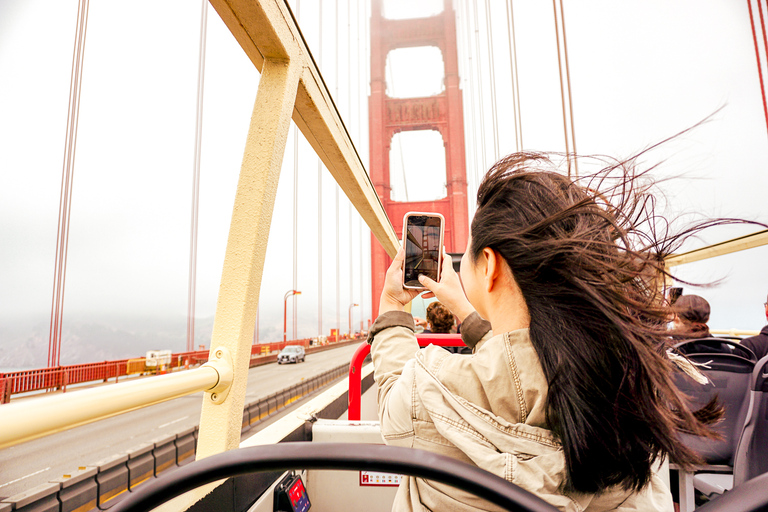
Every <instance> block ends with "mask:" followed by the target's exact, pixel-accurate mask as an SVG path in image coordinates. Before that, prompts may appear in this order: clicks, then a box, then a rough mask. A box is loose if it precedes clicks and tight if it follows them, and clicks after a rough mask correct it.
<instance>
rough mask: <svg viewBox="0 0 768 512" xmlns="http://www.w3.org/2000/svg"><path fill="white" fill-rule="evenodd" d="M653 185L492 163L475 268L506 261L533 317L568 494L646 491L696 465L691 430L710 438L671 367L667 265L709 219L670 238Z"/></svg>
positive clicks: (537, 164) (530, 161)
mask: <svg viewBox="0 0 768 512" xmlns="http://www.w3.org/2000/svg"><path fill="white" fill-rule="evenodd" d="M648 181H649V180H648V176H647V174H643V173H638V172H635V171H634V165H633V163H632V162H631V161H629V162H626V161H625V162H613V163H611V164H610V165H609V166H608V167H607V168H605V169H604V170H603V171H601V172H599V173H597V174H594V175H592V176H590V177H588V178H586V179H581V180H578V183H575V182H574V181H573V180H571V179H569V178H567V177H565V176H563V175H562V174H560V173H558V172H556V167H555V166H554V165H553V164H552V163H551V161H550V159H549V158H548V157H547V156H546V155H544V154H541V153H515V154H512V155H510V156H508V157H506V158H504V159H502V160H501V161H499V162H498V163H496V164H495V165H494V167H493V168H492V169H491V170H490V171H489V172H488V174H487V175H486V176H485V179H484V180H483V182H482V184H481V185H480V187H479V189H478V192H477V212H476V213H475V217H474V220H473V221H472V228H471V229H472V231H471V232H472V243H471V246H470V248H469V251H470V254H471V256H472V258H473V259H476V258H477V257H478V255H480V253H482V251H483V249H484V248H485V247H490V248H491V249H493V250H495V251H497V252H498V253H499V254H500V255H501V256H502V257H503V258H504V260H505V261H506V262H507V264H508V265H509V267H510V269H511V270H512V275H513V277H514V278H515V280H516V281H517V284H518V285H519V287H520V290H521V291H522V294H523V297H524V299H525V302H526V304H527V306H528V310H529V313H530V318H531V321H530V329H529V331H530V337H531V342H532V343H533V346H534V348H535V350H536V352H537V354H538V356H539V360H540V361H541V364H542V367H543V369H544V373H545V375H546V378H547V380H548V382H549V390H548V397H547V423H548V426H549V428H550V429H551V430H552V431H553V432H554V433H555V434H556V435H557V436H558V437H559V438H560V440H561V442H562V445H563V450H564V453H565V461H566V469H567V479H566V482H565V484H564V485H565V488H564V490H565V491H578V492H587V493H595V492H600V491H602V490H604V489H606V488H608V487H610V486H614V485H620V486H622V487H624V488H626V489H640V488H642V487H643V486H644V485H645V484H647V483H648V481H649V480H650V477H651V465H652V463H653V462H654V461H655V460H656V459H657V458H658V457H661V456H664V455H669V457H670V459H671V461H672V462H676V463H678V464H681V465H682V466H683V467H690V466H691V465H692V464H694V463H696V462H698V461H699V458H698V456H697V455H696V454H695V453H694V452H692V451H691V450H690V449H689V448H687V447H686V446H684V445H683V444H682V443H681V442H679V440H678V432H679V431H681V430H683V431H686V432H690V433H693V434H696V435H703V436H707V437H712V436H713V434H712V432H711V431H710V430H709V429H708V427H707V426H706V425H704V424H702V423H701V422H700V421H699V419H698V418H697V417H696V416H695V415H694V414H693V413H692V412H691V411H690V410H689V409H688V407H687V406H686V401H685V397H684V396H683V395H682V394H681V393H680V392H679V391H678V390H677V388H676V387H675V385H674V383H673V381H672V375H673V373H674V370H673V367H672V364H671V363H670V362H669V360H668V359H667V358H666V357H665V356H664V349H663V346H664V342H665V338H666V334H667V333H666V332H665V329H664V326H665V324H666V321H667V318H668V316H667V315H668V314H669V311H668V309H666V308H665V307H664V303H663V286H662V284H663V280H662V279H661V278H662V277H663V276H664V275H665V270H664V264H663V258H664V257H665V256H666V255H668V254H669V253H671V252H672V251H673V250H674V249H676V248H677V247H679V245H680V244H681V243H682V241H683V240H684V239H685V237H687V236H689V235H691V234H693V233H696V232H697V231H699V230H700V229H703V228H704V227H707V226H709V225H713V224H717V223H722V222H739V221H737V220H733V219H722V220H720V221H708V222H703V223H700V224H698V225H695V226H692V227H689V228H688V229H686V230H685V231H684V232H683V233H681V234H677V235H673V234H670V233H669V231H670V229H669V225H668V224H667V223H666V222H665V221H664V219H663V218H661V217H659V216H657V215H656V214H655V213H654V200H653V196H652V195H651V194H650V190H651V184H650V183H648Z"/></svg>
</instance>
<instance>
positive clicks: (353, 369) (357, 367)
mask: <svg viewBox="0 0 768 512" xmlns="http://www.w3.org/2000/svg"><path fill="white" fill-rule="evenodd" d="M416 339H417V340H418V342H419V346H420V347H426V346H427V345H438V346H440V347H463V346H464V342H463V341H461V334H417V335H416ZM370 352H371V346H370V345H369V344H368V343H367V342H363V343H361V344H360V346H359V347H357V350H356V351H355V353H354V355H352V361H351V362H350V363H349V394H348V397H349V408H348V409H347V419H348V420H350V421H360V400H361V394H362V385H361V381H362V376H361V374H360V372H361V371H362V369H363V360H364V359H365V357H366V356H367V355H368V354H370Z"/></svg>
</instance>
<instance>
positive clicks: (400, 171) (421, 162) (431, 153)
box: [389, 130, 448, 202]
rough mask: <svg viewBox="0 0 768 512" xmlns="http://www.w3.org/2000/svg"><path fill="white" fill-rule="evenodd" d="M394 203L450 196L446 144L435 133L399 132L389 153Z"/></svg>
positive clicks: (428, 131) (418, 131) (393, 139)
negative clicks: (447, 183)
mask: <svg viewBox="0 0 768 512" xmlns="http://www.w3.org/2000/svg"><path fill="white" fill-rule="evenodd" d="M389 176H390V185H391V187H392V190H391V195H390V197H391V199H392V200H393V201H404V202H412V201H435V200H437V199H443V198H444V197H446V196H447V195H448V191H447V188H446V180H447V172H446V166H445V144H444V142H443V137H442V135H441V134H440V133H439V132H438V131H436V130H414V131H405V132H399V133H396V134H395V135H394V136H393V137H392V144H391V146H390V150H389Z"/></svg>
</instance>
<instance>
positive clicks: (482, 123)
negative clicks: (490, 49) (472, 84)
mask: <svg viewBox="0 0 768 512" xmlns="http://www.w3.org/2000/svg"><path fill="white" fill-rule="evenodd" d="M472 5H473V6H474V9H473V11H474V20H475V25H474V30H475V60H476V61H477V63H476V64H477V76H478V77H481V76H483V63H482V61H481V59H480V57H481V53H480V20H479V19H478V16H477V2H472ZM478 82H479V83H478V87H477V90H476V93H477V101H478V104H479V106H480V111H479V113H480V149H481V151H482V154H481V161H482V163H483V165H482V170H481V173H485V171H486V169H487V168H488V166H487V164H486V150H485V109H484V108H483V87H482V82H480V81H479V80H478Z"/></svg>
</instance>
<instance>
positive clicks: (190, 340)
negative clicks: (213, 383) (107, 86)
mask: <svg viewBox="0 0 768 512" xmlns="http://www.w3.org/2000/svg"><path fill="white" fill-rule="evenodd" d="M207 31H208V0H202V12H201V14H200V45H199V48H198V61H197V105H196V109H197V112H196V116H195V161H194V166H193V170H192V219H191V221H190V223H191V226H190V230H189V231H190V234H189V282H188V285H187V352H191V351H193V350H194V349H195V298H196V296H197V293H196V288H197V231H198V229H197V226H198V218H199V217H198V216H199V211H200V153H201V151H202V140H203V90H204V85H205V48H206V40H207Z"/></svg>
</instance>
